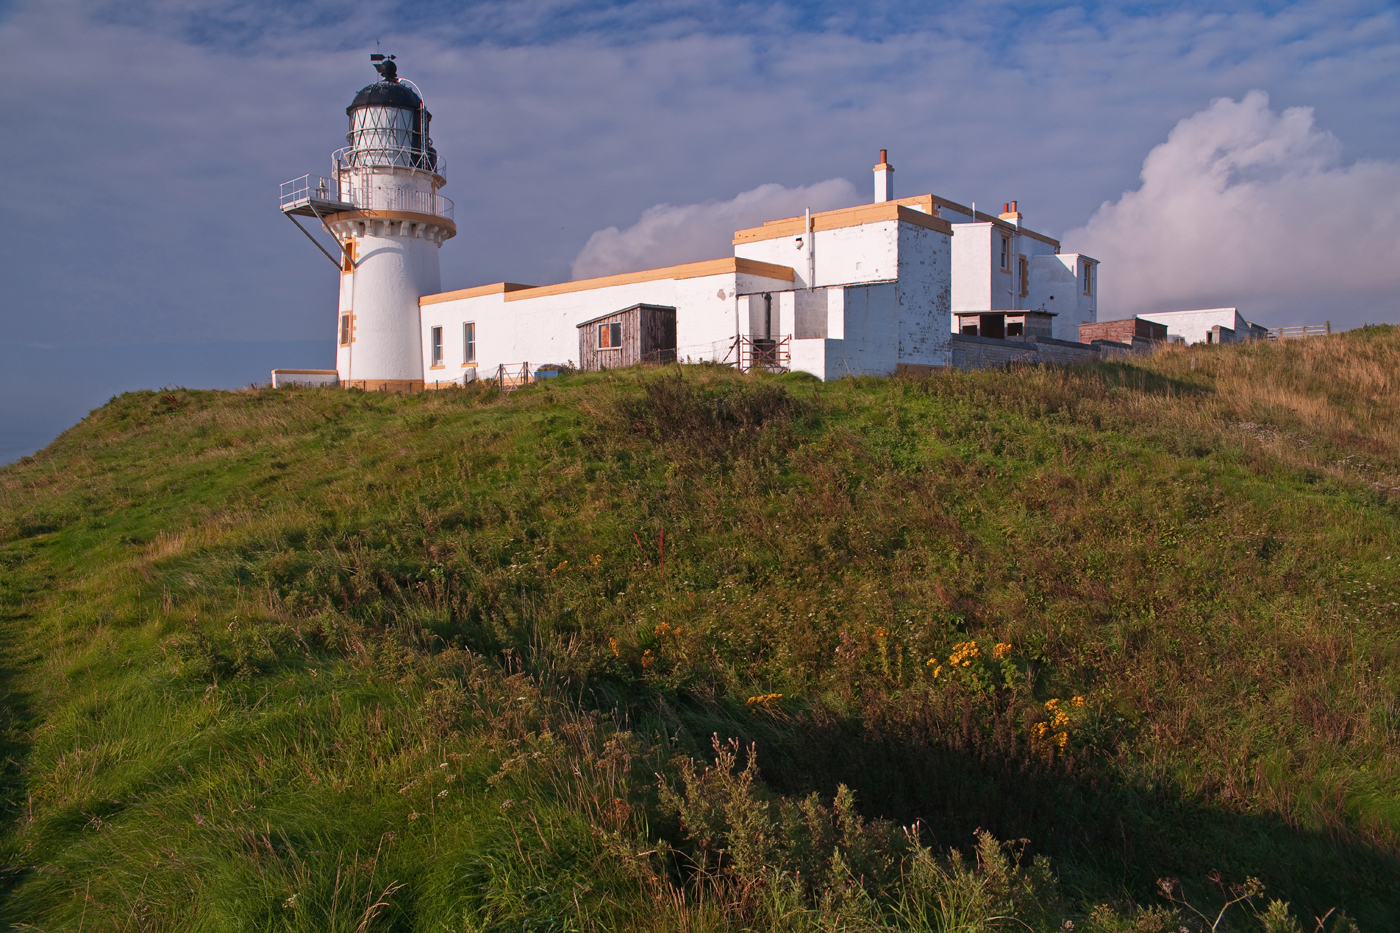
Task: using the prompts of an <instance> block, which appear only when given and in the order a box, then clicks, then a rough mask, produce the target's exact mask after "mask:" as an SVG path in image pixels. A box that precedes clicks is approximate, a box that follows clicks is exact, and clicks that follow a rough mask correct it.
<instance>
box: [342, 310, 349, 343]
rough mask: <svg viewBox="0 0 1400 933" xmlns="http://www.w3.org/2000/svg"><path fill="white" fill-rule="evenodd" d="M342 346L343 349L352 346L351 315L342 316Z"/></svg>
mask: <svg viewBox="0 0 1400 933" xmlns="http://www.w3.org/2000/svg"><path fill="white" fill-rule="evenodd" d="M340 345H341V346H342V347H348V346H350V315H348V314H342V315H341V316H340Z"/></svg>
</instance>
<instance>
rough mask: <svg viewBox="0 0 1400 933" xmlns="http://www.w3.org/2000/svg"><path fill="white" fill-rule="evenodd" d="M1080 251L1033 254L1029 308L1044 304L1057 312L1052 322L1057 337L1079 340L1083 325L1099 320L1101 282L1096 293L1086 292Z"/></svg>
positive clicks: (1051, 310) (1048, 309)
mask: <svg viewBox="0 0 1400 933" xmlns="http://www.w3.org/2000/svg"><path fill="white" fill-rule="evenodd" d="M1081 267H1082V263H1081V262H1080V256H1079V254H1078V253H1060V254H1058V255H1056V254H1053V253H1051V254H1046V253H1041V254H1038V255H1035V256H1032V257H1031V284H1030V294H1029V295H1027V296H1026V298H1025V299H1024V301H1025V306H1026V307H1027V308H1036V309H1039V308H1044V309H1045V310H1046V311H1050V312H1053V313H1054V314H1055V322H1054V324H1053V325H1052V329H1053V331H1054V335H1055V339H1056V340H1068V341H1077V340H1078V339H1079V325H1080V324H1093V323H1095V322H1096V321H1097V320H1098V311H1097V308H1098V285H1097V284H1095V286H1094V294H1093V295H1085V294H1084V286H1083V284H1082V281H1081V278H1080V276H1081Z"/></svg>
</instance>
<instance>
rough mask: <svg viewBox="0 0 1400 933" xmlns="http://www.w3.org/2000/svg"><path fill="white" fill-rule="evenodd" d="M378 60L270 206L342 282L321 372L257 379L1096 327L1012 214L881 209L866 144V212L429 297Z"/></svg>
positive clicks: (1089, 280)
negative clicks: (543, 280) (638, 260)
mask: <svg viewBox="0 0 1400 933" xmlns="http://www.w3.org/2000/svg"><path fill="white" fill-rule="evenodd" d="M376 59H377V60H376V63H375V67H376V68H377V69H379V71H380V74H381V78H382V80H380V81H379V82H377V83H375V84H372V85H370V86H368V87H366V88H364V89H363V90H361V91H360V92H359V94H358V95H356V97H355V99H354V102H353V103H352V104H351V105H350V107H348V108H347V114H348V115H349V118H350V131H349V133H348V134H347V142H348V143H349V145H348V146H346V147H345V148H343V149H340V150H338V151H337V152H336V153H335V154H334V156H333V163H334V170H333V175H332V176H331V177H313V176H303V177H302V178H300V179H297V180H295V181H292V182H288V183H287V184H285V185H283V186H282V203H281V206H282V210H283V212H284V213H285V214H286V215H287V216H288V217H289V218H290V219H292V221H293V222H294V223H296V222H297V220H296V218H297V217H309V218H315V219H316V220H317V221H319V226H320V227H321V228H322V229H323V230H324V231H326V232H327V233H329V234H330V235H331V236H333V237H334V239H335V242H336V244H337V246H336V251H334V252H333V251H330V250H327V249H325V248H324V247H321V246H320V244H319V243H317V245H318V247H319V248H321V250H322V252H325V253H326V254H327V256H328V257H329V258H330V259H331V261H332V262H334V263H336V265H337V266H338V267H339V268H340V282H341V287H340V307H339V313H338V316H337V320H336V327H335V335H336V336H335V339H336V342H337V343H336V345H337V353H336V369H335V370H334V371H329V370H325V371H316V370H275V371H274V373H273V381H274V384H288V383H338V384H340V385H343V386H353V387H362V388H365V389H378V390H397V391H412V390H415V389H418V388H424V387H427V388H432V387H434V386H435V385H436V386H444V385H448V384H452V383H462V382H464V381H471V380H474V379H477V378H501V379H504V380H509V381H512V382H516V381H520V380H521V379H529V378H533V376H534V373H536V372H538V371H539V370H540V367H541V366H547V365H549V364H553V366H556V367H562V366H577V367H581V368H587V369H593V368H609V367H612V366H618V365H629V364H631V363H635V362H639V361H642V360H655V361H670V360H679V361H687V360H689V361H696V362H698V361H705V360H710V361H715V362H725V361H727V362H729V363H731V364H735V365H737V366H739V367H740V368H741V369H749V368H765V369H791V370H798V371H804V372H809V373H811V374H813V375H815V376H817V377H819V378H821V379H825V380H830V379H837V378H840V377H842V376H845V375H848V374H849V375H861V374H866V375H887V374H892V373H895V372H898V371H916V372H917V371H927V370H928V369H930V368H933V367H945V366H951V365H955V364H956V365H962V361H963V360H965V359H970V357H968V356H967V353H968V352H969V348H970V349H971V350H972V351H976V353H982V356H977V357H976V358H977V359H984V358H985V359H989V360H999V359H1005V358H1010V357H1007V356H1006V355H1005V354H1002V355H1001V356H995V355H993V356H986V354H985V353H984V352H983V351H984V350H987V349H988V348H990V349H991V350H993V351H996V350H999V347H1000V344H997V343H995V342H996V341H1006V342H1007V345H1008V346H1009V345H1010V344H1011V342H1012V341H1016V340H1017V339H1020V340H1023V341H1024V340H1036V341H1039V343H1040V344H1041V345H1043V346H1045V347H1047V348H1049V347H1051V345H1064V346H1061V347H1060V348H1059V349H1060V352H1064V353H1068V352H1070V347H1069V345H1071V344H1072V345H1073V347H1075V348H1078V347H1080V346H1081V345H1080V344H1079V343H1078V340H1079V335H1078V328H1079V325H1080V324H1081V323H1086V322H1087V323H1093V322H1095V321H1097V320H1098V314H1097V302H1096V295H1097V292H1098V263H1097V262H1096V261H1095V260H1094V259H1092V258H1090V257H1088V256H1082V255H1078V254H1064V253H1061V252H1060V244H1059V242H1058V241H1056V240H1054V239H1052V238H1051V237H1048V236H1045V235H1043V234H1039V233H1036V232H1034V231H1032V230H1029V229H1027V228H1026V227H1024V226H1023V225H1022V223H1021V220H1022V218H1021V214H1020V213H1019V211H1018V210H1017V209H1016V202H1009V203H1008V204H1007V205H1005V208H1004V210H1003V211H1002V213H1001V214H1000V215H999V216H995V217H994V216H990V215H988V214H984V213H981V212H975V211H974V210H973V209H972V208H968V207H965V206H963V205H961V204H958V203H955V202H953V201H949V200H946V199H944V198H940V197H937V196H935V195H929V194H925V195H918V196H915V197H905V198H896V197H895V196H894V183H893V178H894V168H893V167H892V166H891V165H890V164H889V162H888V159H887V158H886V154H885V152H884V151H883V150H882V151H881V153H880V161H879V164H878V165H876V166H875V169H874V183H875V190H874V199H873V201H872V203H870V204H866V205H861V206H857V207H851V208H846V209H843V210H835V211H822V212H819V213H815V214H812V213H808V214H806V215H804V216H801V217H788V218H782V219H778V220H771V221H768V222H767V223H765V224H764V225H763V226H761V227H754V228H751V229H748V230H739V231H736V232H735V234H734V241H733V246H734V252H733V255H732V256H725V257H723V258H719V259H710V260H707V261H702V262H693V263H686V264H683V265H679V266H669V267H666V268H662V269H649V270H645V271H639V272H629V273H624V274H621V275H612V276H606V277H603V278H596V279H585V280H580V281H574V282H564V283H561V284H557V285H543V286H529V285H520V284H516V283H511V282H496V283H493V284H487V285H481V286H478V287H475V288H466V289H461V290H458V291H450V292H443V291H442V290H441V285H440V275H439V271H438V254H437V251H438V248H439V247H440V246H441V245H442V244H443V243H444V242H445V241H446V240H447V239H449V238H450V237H452V236H454V235H455V234H456V224H455V221H454V219H453V216H452V214H453V210H452V203H451V202H450V201H449V200H448V199H446V198H444V197H442V196H441V195H440V194H438V189H439V188H441V187H442V186H443V185H444V184H445V176H444V170H443V160H442V159H441V157H440V156H439V155H438V154H437V152H436V151H435V150H434V149H433V147H432V142H431V139H430V137H429V134H428V129H429V124H430V121H431V119H432V118H431V115H430V114H429V113H428V111H427V108H426V106H425V104H424V101H423V96H422V94H421V93H420V92H419V91H418V89H417V88H416V87H414V86H413V85H412V84H411V83H410V82H407V81H403V80H401V79H399V78H398V76H397V68H396V66H395V64H394V61H393V60H392V56H391V57H389V58H387V59H385V58H382V57H376ZM298 226H300V223H298ZM302 230H303V232H305V233H307V236H308V237H311V234H310V233H309V232H308V231H306V230H305V228H302ZM311 238H312V240H313V242H315V238H314V237H311ZM667 344H669V346H668V345H667ZM1095 352H1096V351H1095ZM976 353H974V356H976ZM971 365H976V364H975V363H974V364H971ZM551 368H553V367H551Z"/></svg>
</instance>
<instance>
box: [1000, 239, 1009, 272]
mask: <svg viewBox="0 0 1400 933" xmlns="http://www.w3.org/2000/svg"><path fill="white" fill-rule="evenodd" d="M1001 271H1002V272H1010V271H1011V237H1007V236H1004V237H1002V238H1001Z"/></svg>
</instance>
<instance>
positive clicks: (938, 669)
mask: <svg viewBox="0 0 1400 933" xmlns="http://www.w3.org/2000/svg"><path fill="white" fill-rule="evenodd" d="M941 673H943V665H942V664H940V665H938V666H937V667H935V668H934V669H933V677H934V679H935V680H937V679H938V675H939V674H941Z"/></svg>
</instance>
